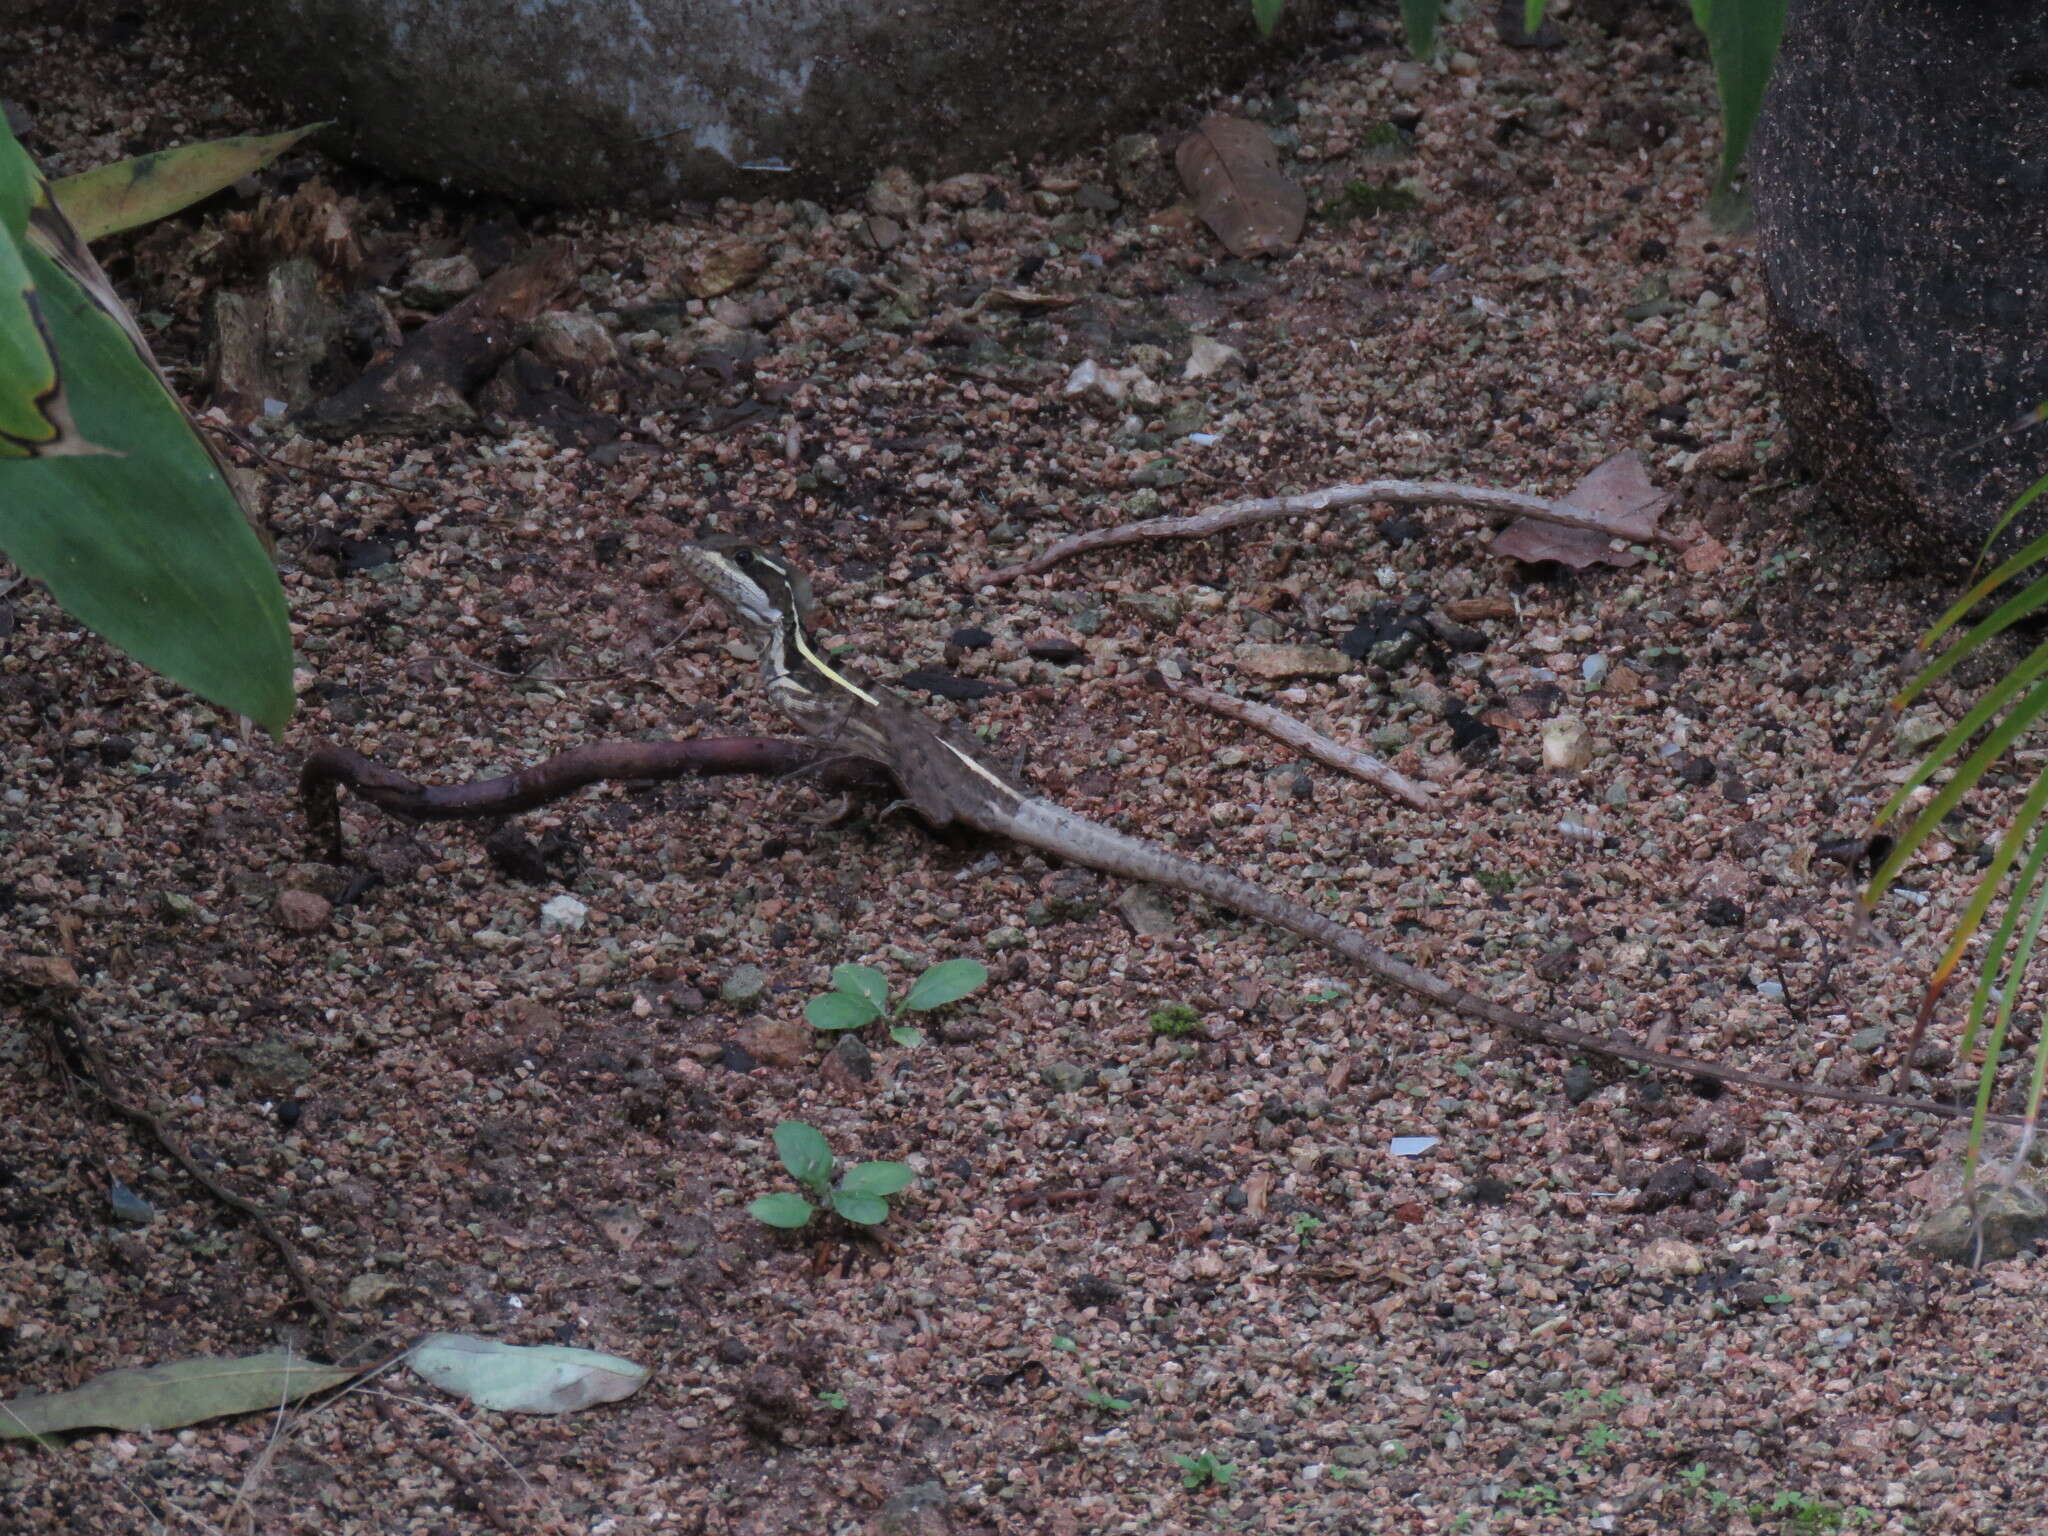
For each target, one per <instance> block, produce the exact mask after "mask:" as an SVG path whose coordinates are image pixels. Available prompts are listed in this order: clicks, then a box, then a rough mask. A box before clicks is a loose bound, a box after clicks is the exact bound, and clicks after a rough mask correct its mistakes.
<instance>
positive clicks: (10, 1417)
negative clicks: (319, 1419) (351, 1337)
mask: <svg viewBox="0 0 2048 1536" xmlns="http://www.w3.org/2000/svg"><path fill="white" fill-rule="evenodd" d="M359 1374H360V1369H350V1368H347V1367H344V1366H339V1365H318V1364H315V1363H314V1362H313V1361H311V1360H306V1359H302V1358H300V1357H299V1356H297V1355H287V1354H279V1353H272V1354H262V1355H245V1356H242V1357H241V1358H240V1359H215V1358H208V1357H201V1358H199V1359H195V1360H174V1361H171V1362H170V1363H169V1364H167V1365H152V1366H148V1367H145V1368H140V1369H133V1370H121V1371H109V1372H107V1373H106V1374H105V1375H104V1376H95V1377H94V1378H93V1379H92V1380H91V1381H88V1382H87V1383H86V1384H85V1385H84V1386H82V1387H73V1388H72V1389H71V1390H70V1391H69V1392H38V1393H30V1394H29V1395H28V1396H26V1397H17V1398H12V1399H10V1400H8V1401H7V1402H4V1403H0V1439H18V1438H21V1437H23V1436H29V1435H52V1434H61V1433H63V1432H64V1431H65V1430H71V1429H133V1430H160V1429H177V1428H180V1427H181V1426H183V1425H186V1424H197V1423H199V1422H200V1421H201V1420H202V1419H217V1418H220V1417H222V1416H223V1415H225V1414H230V1413H258V1412H261V1411H263V1410H265V1409H276V1408H277V1407H278V1406H279V1405H280V1404H284V1403H295V1402H297V1401H298V1400H299V1399H300V1398H302V1397H306V1396H308V1395H310V1394H311V1393H314V1392H324V1391H326V1390H327V1389H328V1388H329V1387H338V1386H340V1385H341V1384H342V1383H343V1382H344V1381H349V1380H352V1379H353V1378H354V1377H356V1376H357V1375H359Z"/></svg>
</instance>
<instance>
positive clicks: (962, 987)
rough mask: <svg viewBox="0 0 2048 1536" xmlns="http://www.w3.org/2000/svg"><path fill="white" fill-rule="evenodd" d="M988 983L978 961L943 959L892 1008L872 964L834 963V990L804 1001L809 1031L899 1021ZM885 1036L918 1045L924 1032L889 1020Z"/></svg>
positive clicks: (884, 981) (885, 981) (886, 989)
mask: <svg viewBox="0 0 2048 1536" xmlns="http://www.w3.org/2000/svg"><path fill="white" fill-rule="evenodd" d="M987 981H988V967H987V966H985V965H983V964H982V963H981V962H980V961H978V960H941V961H940V962H939V963H938V964H937V965H935V966H933V967H931V969H929V970H927V971H926V972H925V973H924V974H923V975H922V976H920V977H918V978H917V980H916V981H914V982H912V983H911V984H910V991H909V992H908V993H906V994H905V995H904V997H903V1000H902V1001H901V1002H899V1003H897V1004H896V1005H895V1006H894V1007H893V1008H892V1007H891V1006H890V1005H889V982H888V978H887V977H885V976H883V974H882V973H881V972H880V971H878V970H876V969H875V968H874V967H873V966H872V965H835V966H833V967H832V990H831V991H830V992H821V993H819V994H818V995H817V996H816V997H814V998H812V999H811V1000H810V1001H809V1002H808V1003H806V1004H804V1017H805V1018H807V1019H809V1020H810V1021H811V1027H812V1028H813V1029H824V1030H841V1029H864V1028H866V1027H867V1026H868V1025H870V1024H872V1023H874V1022H875V1020H877V1019H884V1018H886V1019H899V1018H901V1017H902V1016H903V1015H904V1014H906V1013H929V1012H931V1011H932V1010H933V1009H934V1008H943V1007H945V1006H946V1005H947V1004H948V1003H957V1002H959V1001H960V999H961V998H963V997H965V996H966V995H967V994H968V993H970V992H973V991H976V990H978V989H979V988H980V987H982V986H983V985H984V984H986V983H987ZM889 1038H890V1039H891V1040H894V1041H895V1042H896V1043H897V1044H898V1045H921V1044H923V1043H924V1031H923V1030H921V1029H914V1028H912V1027H911V1026H910V1025H908V1024H891V1025H890V1026H889Z"/></svg>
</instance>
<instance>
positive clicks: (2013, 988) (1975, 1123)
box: [1958, 838, 2048, 1180]
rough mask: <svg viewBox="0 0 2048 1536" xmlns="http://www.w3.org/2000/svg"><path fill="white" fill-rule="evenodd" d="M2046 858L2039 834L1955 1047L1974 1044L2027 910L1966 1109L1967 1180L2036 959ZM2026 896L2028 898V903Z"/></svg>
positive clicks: (2046, 908)
mask: <svg viewBox="0 0 2048 1536" xmlns="http://www.w3.org/2000/svg"><path fill="white" fill-rule="evenodd" d="M2044 863H2048V838H2037V839H2035V843H2034V849H2033V851H2032V852H2031V853H2030V854H2029V855H2028V856H2027V862H2026V864H2025V865H2024V866H2023V867H2022V868H2021V870H2020V873H2019V878H2018V879H2017V880H2016V881H2015V882H2014V885H2013V889H2012V893H2011V894H2010V895H2009V896H2008V897H2007V898H2006V915H2005V921H2004V922H2002V923H2000V924H1999V926H1998V932H1997V934H1996V935H1995V936H1994V937H1993V939H1992V941H1991V943H1990V944H1988V945H1987V946H1985V950H1984V962H1983V966H1982V974H1981V979H1980V982H1979V985H1978V988H1977V995H1976V997H1975V999H1974V1000H1973V1001H1972V1003H1971V1007H1970V1023H1969V1027H1968V1029H1967V1030H1965V1031H1964V1037H1963V1045H1962V1049H1961V1050H1960V1051H1959V1052H1958V1054H1959V1055H1961V1056H1964V1057H1967V1056H1968V1055H1969V1053H1970V1049H1971V1047H1972V1046H1973V1045H1974V1044H1975V1043H1976V1038H1977V1030H1978V1027H1979V1026H1980V1025H1981V1024H1982V1023H1983V1021H1984V1005H1985V1004H1986V1003H1987V1002H1988V1001H1989V1000H1990V996H1991V992H1992V987H1991V981H1992V979H1993V978H1994V977H1995V976H1996V975H1997V974H1998V971H1999V969H2000V967H2001V966H2003V965H2004V963H2005V951H2006V944H2007V941H2008V940H2010V939H2011V937H2012V933H2013V928H2014V920H2015V919H2016V918H2017V917H2018V916H2019V915H2020V913H2021V912H2022V911H2025V912H2026V914H2027V924H2026V929H2025V931H2024V932H2023V933H2022V934H2021V935H2020V944H2019V948H2018V949H2017V950H2016V951H2014V953H2013V957H2012V964H2011V966H2010V967H2009V968H2008V969H2007V970H2006V977H2005V987H2004V995H2003V996H2002V997H2001V998H2000V999H1999V1002H1998V1015H1997V1019H1996V1022H1995V1023H1994V1024H1993V1025H1992V1028H1991V1040H1990V1042H1989V1043H1988V1044H1987V1045H1986V1046H1985V1047H1984V1063H1983V1065H1982V1067H1981V1068H1979V1070H1978V1073H1977V1101H1976V1104H1975V1106H1974V1107H1973V1109H1972V1111H1971V1114H1970V1139H1969V1143H1968V1146H1967V1147H1966V1149H1965V1151H1964V1155H1963V1176H1964V1178H1965V1179H1966V1180H1967V1179H1974V1178H1975V1177H1976V1176H1977V1154H1978V1152H1979V1151H1980V1150H1981V1149H1982V1147H1983V1144H1984V1124H1985V1120H1986V1118H1987V1117H1988V1116H1989V1115H1990V1113H1991V1095H1992V1092H1993V1091H1994V1090H1995V1089H1996V1087H1997V1086H1998V1061H1999V1057H2000V1056H2001V1055H2002V1054H2003V1052H2004V1050H2005V1037H2006V1032H2007V1031H2008V1030H2009V1029H2010V1028H2011V1026H2012V1008H2013V1004H2014V1003H2015V1002H2017V1001H2018V999H2019V994H2020V985H2021V983H2022V982H2024V981H2025V980H2026V975H2027V966H2028V964H2029V963H2030V962H2031V961H2032V960H2033V958H2034V942H2035V940H2036V939H2038V938H2039V937H2040V934H2041V920H2042V918H2043V917H2044V916H2048V886H2043V885H2042V881H2041V871H2042V866H2043V865H2044ZM2037 887H2038V888H2039V889H2040V894H2039V895H2038V896H2036V895H2035V894H2034V892H2035V890H2036V888H2037ZM2029 898H2031V899H2032V901H2031V907H2029ZM2044 1049H2048V1042H2044V1041H2036V1042H2035V1047H2034V1050H2035V1056H2036V1058H2037V1065H2036V1080H2037V1081H2038V1080H2039V1073H2040V1068H2039V1065H2038V1062H2039V1059H2040V1058H2041V1055H2042V1052H2043V1050H2044Z"/></svg>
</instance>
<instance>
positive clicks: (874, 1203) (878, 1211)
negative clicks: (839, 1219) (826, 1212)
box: [832, 1189, 889, 1227]
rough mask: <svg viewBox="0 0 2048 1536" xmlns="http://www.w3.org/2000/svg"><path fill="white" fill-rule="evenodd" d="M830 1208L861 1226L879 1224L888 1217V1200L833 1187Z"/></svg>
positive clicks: (878, 1196)
mask: <svg viewBox="0 0 2048 1536" xmlns="http://www.w3.org/2000/svg"><path fill="white" fill-rule="evenodd" d="M832 1209H833V1210H835V1211H837V1212H838V1213H839V1214H840V1215H842V1216H844V1217H845V1218H846V1219H847V1220H848V1221H851V1222H857V1223H859V1224H860V1225H861V1226H863V1227H873V1226H879V1225H880V1224H881V1223H883V1222H885V1221H887V1220H888V1219H889V1202H888V1201H886V1200H884V1199H883V1198H882V1197H881V1196H880V1195H858V1194H853V1193H851V1192H850V1191H848V1190H844V1189H835V1190H833V1191H832Z"/></svg>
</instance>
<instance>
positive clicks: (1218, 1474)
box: [1173, 1451, 1237, 1489]
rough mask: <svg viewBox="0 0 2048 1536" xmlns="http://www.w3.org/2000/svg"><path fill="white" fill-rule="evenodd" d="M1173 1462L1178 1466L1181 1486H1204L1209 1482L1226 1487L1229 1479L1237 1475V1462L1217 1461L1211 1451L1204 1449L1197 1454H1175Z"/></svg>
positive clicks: (1228, 1484)
mask: <svg viewBox="0 0 2048 1536" xmlns="http://www.w3.org/2000/svg"><path fill="white" fill-rule="evenodd" d="M1173 1462H1174V1465H1175V1466H1177V1467H1179V1468H1180V1485H1181V1487H1183V1488H1189V1489H1194V1488H1206V1487H1209V1486H1210V1485H1211V1484H1214V1485H1215V1486H1216V1487H1218V1488H1228V1487H1229V1486H1230V1483H1231V1479H1233V1478H1234V1477H1236V1476H1237V1464H1236V1463H1235V1462H1229V1461H1218V1460H1217V1459H1216V1454H1215V1452H1213V1451H1204V1452H1202V1454H1201V1455H1199V1456H1175V1457H1174V1458H1173Z"/></svg>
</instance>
